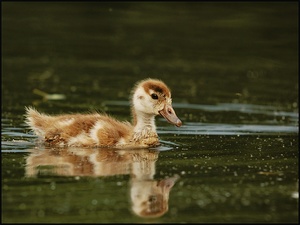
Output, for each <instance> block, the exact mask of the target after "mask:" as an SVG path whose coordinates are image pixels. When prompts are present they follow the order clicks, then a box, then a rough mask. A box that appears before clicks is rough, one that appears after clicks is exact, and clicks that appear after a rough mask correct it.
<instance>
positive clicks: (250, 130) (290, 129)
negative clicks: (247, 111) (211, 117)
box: [157, 122, 299, 135]
mask: <svg viewBox="0 0 300 225" xmlns="http://www.w3.org/2000/svg"><path fill="white" fill-rule="evenodd" d="M157 132H158V133H159V134H164V133H168V134H193V135H195V134H205V135H254V134H255V135H261V134H264V135H284V134H298V132H299V130H298V127H296V126H286V125H259V124H258V125H253V124H251V125H246V124H218V123H194V122H186V123H184V125H183V126H181V127H180V128H177V127H171V126H170V127H158V131H157Z"/></svg>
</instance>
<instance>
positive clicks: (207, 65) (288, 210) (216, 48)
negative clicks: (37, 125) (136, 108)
mask: <svg viewBox="0 0 300 225" xmlns="http://www.w3.org/2000/svg"><path fill="white" fill-rule="evenodd" d="M297 6H298V5H297V4H296V3H293V2H289V3H281V2H277V3H267V4H265V3H259V4H257V3H246V2H242V3H201V2H199V3H196V2H195V3H179V2H178V3H155V4H154V3H151V2H148V3H96V2H94V3H75V4H74V3H72V4H70V3H57V2H56V3H55V4H54V3H50V2H48V3H30V4H29V3H21V2H17V3H16V2H15V3H9V2H5V3H2V12H3V18H2V21H3V23H2V31H3V32H2V33H3V36H2V37H3V38H2V41H3V45H2V121H1V125H2V126H1V154H2V222H5V223H8V222H9V223H16V222H25V223H45V222H47V223H51V222H60V223H62V222H66V223H74V222H78V223H116V222H128V223H135V222H136V223H167V222H173V223H180V222H184V223H189V222H191V223H201V222H203V223H209V222H229V223H237V222H242V223H243V222H245V223H249V222H261V223H267V222H268V223H269V222H288V223H296V222H298V219H299V217H298V176H299V175H298V167H299V164H298V157H299V153H298V148H299V145H298V140H299V139H298V129H299V125H298V123H299V122H298V121H299V114H298V89H299V88H298V22H297V21H298V7H297ZM24 9H26V10H24ZM16 15H18V16H16ZM19 18H22V20H20V19H19ZM146 77H153V78H159V79H162V80H163V81H165V83H166V84H167V85H168V86H169V87H170V88H171V90H172V97H173V106H174V109H175V111H176V114H177V115H178V116H179V118H180V119H181V120H182V121H183V126H182V127H179V128H177V127H173V126H172V125H170V124H168V123H167V122H166V121H165V120H164V119H163V118H162V117H157V118H156V124H157V131H158V134H159V137H160V140H161V143H162V145H161V146H159V147H157V148H155V149H142V150H112V149H86V148H66V149H56V148H48V147H45V146H43V145H41V144H39V143H37V142H36V137H35V135H34V134H33V133H32V132H31V131H30V130H29V128H28V127H27V126H26V125H25V123H24V116H23V115H24V113H25V109H24V107H25V106H29V105H31V106H34V107H36V108H37V109H38V110H40V111H42V112H46V113H49V114H57V113H71V112H88V111H93V110H97V111H98V112H106V113H108V114H110V115H112V116H114V117H116V118H117V119H120V120H129V121H130V119H131V118H130V110H129V95H130V90H131V88H132V86H133V85H134V83H135V82H137V81H138V80H140V79H144V78H146ZM137 196H139V197H137ZM144 198H145V199H148V200H149V199H151V202H152V203H153V204H154V205H155V203H157V202H164V203H163V204H156V205H155V207H156V209H157V211H159V210H158V209H161V212H162V215H157V217H155V218H145V217H144V216H143V215H142V214H137V213H136V210H137V209H139V206H138V205H139V204H140V203H141V199H144ZM160 207H162V208H160Z"/></svg>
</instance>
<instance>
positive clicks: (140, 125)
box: [132, 109, 156, 133]
mask: <svg viewBox="0 0 300 225" xmlns="http://www.w3.org/2000/svg"><path fill="white" fill-rule="evenodd" d="M132 114H133V126H134V132H136V133H139V132H142V131H143V130H145V129H147V130H149V131H151V132H153V133H156V125H155V116H154V115H152V114H147V113H144V112H141V111H135V110H134V109H133V110H132Z"/></svg>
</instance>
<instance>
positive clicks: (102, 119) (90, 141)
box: [26, 78, 182, 148]
mask: <svg viewBox="0 0 300 225" xmlns="http://www.w3.org/2000/svg"><path fill="white" fill-rule="evenodd" d="M131 112H132V124H131V123H129V122H126V121H125V122H121V121H118V120H116V119H114V118H112V117H110V116H108V115H105V114H99V113H88V114H79V113H77V114H64V115H54V116H50V115H47V114H44V113H40V112H38V111H37V110H35V109H34V108H32V107H26V123H27V124H28V125H29V126H30V127H31V129H32V130H33V131H34V132H35V134H36V135H37V136H39V137H40V139H42V141H44V142H45V143H47V144H49V145H51V146H61V147H65V146H75V147H115V148H145V147H153V146H157V145H159V139H158V135H157V133H156V125H155V116H156V115H159V114H160V115H162V116H163V117H164V118H165V119H166V120H167V121H168V122H170V123H172V124H174V125H176V126H181V124H182V123H181V121H180V120H179V119H178V117H177V116H176V113H175V111H174V109H173V108H172V100H171V92H170V90H169V88H168V87H167V86H166V85H165V84H164V83H163V82H162V81H160V80H156V79H150V78H149V79H146V80H142V81H140V82H138V83H137V84H136V86H135V87H134V89H133V91H132V99H131Z"/></svg>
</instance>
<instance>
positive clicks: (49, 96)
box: [33, 88, 66, 101]
mask: <svg viewBox="0 0 300 225" xmlns="http://www.w3.org/2000/svg"><path fill="white" fill-rule="evenodd" d="M33 93H34V94H36V95H39V96H42V97H43V99H44V100H45V101H48V100H64V99H66V96H65V95H64V94H48V93H46V92H44V91H41V90H39V89H36V88H35V89H33Z"/></svg>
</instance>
